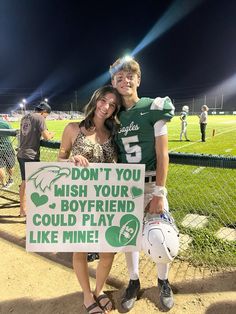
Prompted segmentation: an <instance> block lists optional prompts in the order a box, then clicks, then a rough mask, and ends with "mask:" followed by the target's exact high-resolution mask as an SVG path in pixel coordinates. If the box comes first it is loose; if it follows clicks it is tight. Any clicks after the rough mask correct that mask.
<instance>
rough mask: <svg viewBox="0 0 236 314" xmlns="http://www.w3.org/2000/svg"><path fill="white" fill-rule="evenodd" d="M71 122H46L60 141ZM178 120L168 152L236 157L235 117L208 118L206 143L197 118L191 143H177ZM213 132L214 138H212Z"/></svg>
mask: <svg viewBox="0 0 236 314" xmlns="http://www.w3.org/2000/svg"><path fill="white" fill-rule="evenodd" d="M69 122H71V121H68V120H58V121H57V120H54V121H50V120H48V121H47V127H48V129H49V130H50V131H55V132H56V135H55V140H56V141H60V140H61V135H62V132H63V129H64V127H65V126H66V125H67V124H68V123H69ZM11 125H12V127H13V128H16V129H18V128H19V122H12V123H11ZM180 127H181V125H180V119H179V117H178V116H175V117H174V118H173V120H172V121H171V122H170V123H168V132H169V150H170V151H173V152H174V151H175V152H185V153H197V154H213V155H226V156H236V116H233V115H232V116H209V122H208V125H207V130H206V134H207V141H206V142H205V143H202V142H200V141H199V140H200V129H199V119H198V117H197V116H189V117H188V129H187V131H188V137H189V138H190V140H191V142H185V141H184V140H183V141H182V142H180V141H179V134H180ZM213 130H215V136H214V137H213V136H212V134H213Z"/></svg>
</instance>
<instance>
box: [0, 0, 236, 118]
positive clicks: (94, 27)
mask: <svg viewBox="0 0 236 314" xmlns="http://www.w3.org/2000/svg"><path fill="white" fill-rule="evenodd" d="M153 27H154V29H153ZM152 29H153V31H152V33H151V34H152V35H153V41H152V40H151V41H150V42H149V44H148V45H147V46H145V41H144V46H143V47H142V48H141V50H139V51H138V53H137V54H135V58H136V59H137V60H138V61H139V62H140V64H141V68H142V84H141V87H140V89H139V94H140V96H151V97H156V96H166V95H168V96H170V97H172V98H175V99H183V98H191V97H200V96H201V95H205V94H209V93H219V94H220V93H224V95H225V97H226V98H227V97H228V98H231V99H234V98H235V103H236V78H235V77H234V76H236V57H235V56H236V1H234V0H226V1H221V0H203V1H201V0H199V1H198V0H186V1H178V0H177V1H167V0H144V1H138V0H135V1H127V0H126V1H122V0H120V1H114V0H113V1H112V0H111V1H96V3H95V4H94V3H93V2H92V1H89V0H87V1H72V0H64V1H63V0H61V1H59V0H58V1H55V0H0V112H4V111H5V110H9V109H13V107H12V106H13V103H14V102H18V101H20V100H21V98H22V97H27V100H28V101H29V102H34V101H36V100H38V99H40V98H41V97H48V98H49V101H50V102H51V104H52V107H54V108H55V109H58V108H59V107H60V108H63V107H62V105H61V104H62V103H65V104H66V103H70V102H74V103H75V102H77V103H78V104H80V105H84V104H85V102H86V101H87V98H88V97H89V96H90V95H91V92H92V91H93V90H94V89H96V88H97V87H99V86H101V85H104V84H105V83H107V82H108V81H107V76H105V79H103V80H99V78H101V76H102V75H103V74H105V73H106V72H107V70H108V69H109V66H110V64H112V63H113V62H114V61H115V60H116V59H117V58H119V57H122V56H123V55H124V54H125V53H132V52H133V51H134V49H135V48H137V46H138V45H139V44H140V42H142V40H143V39H144V38H145V36H146V35H147V34H148V33H149V32H150V31H151V30H152ZM157 34H160V35H157ZM222 84H223V85H222ZM234 93H235V94H234ZM227 95H228V96H227ZM14 105H15V106H16V104H14Z"/></svg>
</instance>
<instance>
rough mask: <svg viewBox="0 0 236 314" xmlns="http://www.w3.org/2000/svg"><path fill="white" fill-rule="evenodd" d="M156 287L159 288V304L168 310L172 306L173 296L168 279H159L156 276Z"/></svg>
mask: <svg viewBox="0 0 236 314" xmlns="http://www.w3.org/2000/svg"><path fill="white" fill-rule="evenodd" d="M158 287H159V289H160V301H161V305H162V307H163V308H164V309H165V310H167V311H169V310H170V309H171V308H172V307H173V306H174V298H173V292H172V290H171V287H170V284H169V281H168V279H167V280H161V279H159V278H158Z"/></svg>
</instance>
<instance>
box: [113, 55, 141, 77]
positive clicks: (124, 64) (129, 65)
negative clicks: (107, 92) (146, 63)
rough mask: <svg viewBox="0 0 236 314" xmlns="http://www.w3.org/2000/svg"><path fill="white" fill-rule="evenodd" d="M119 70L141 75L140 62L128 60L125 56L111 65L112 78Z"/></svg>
mask: <svg viewBox="0 0 236 314" xmlns="http://www.w3.org/2000/svg"><path fill="white" fill-rule="evenodd" d="M119 71H127V72H132V73H135V74H137V75H138V77H141V70H140V65H139V63H138V62H137V61H136V60H134V59H129V60H126V59H125V58H119V59H117V60H116V61H115V62H114V63H113V64H112V65H111V66H110V70H109V72H110V75H111V78H113V77H114V75H115V74H116V73H117V72H119Z"/></svg>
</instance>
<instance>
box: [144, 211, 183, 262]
mask: <svg viewBox="0 0 236 314" xmlns="http://www.w3.org/2000/svg"><path fill="white" fill-rule="evenodd" d="M142 248H143V250H144V251H145V253H146V254H147V255H149V256H150V257H151V258H152V260H153V261H154V262H155V263H163V264H166V263H170V262H172V261H173V259H174V258H175V257H176V255H177V254H178V251H179V230H178V228H177V227H176V225H175V222H174V218H173V217H172V216H171V215H170V213H168V212H165V213H163V214H160V215H156V216H155V217H153V218H151V219H148V220H147V221H146V222H145V223H144V227H143V234H142Z"/></svg>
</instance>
